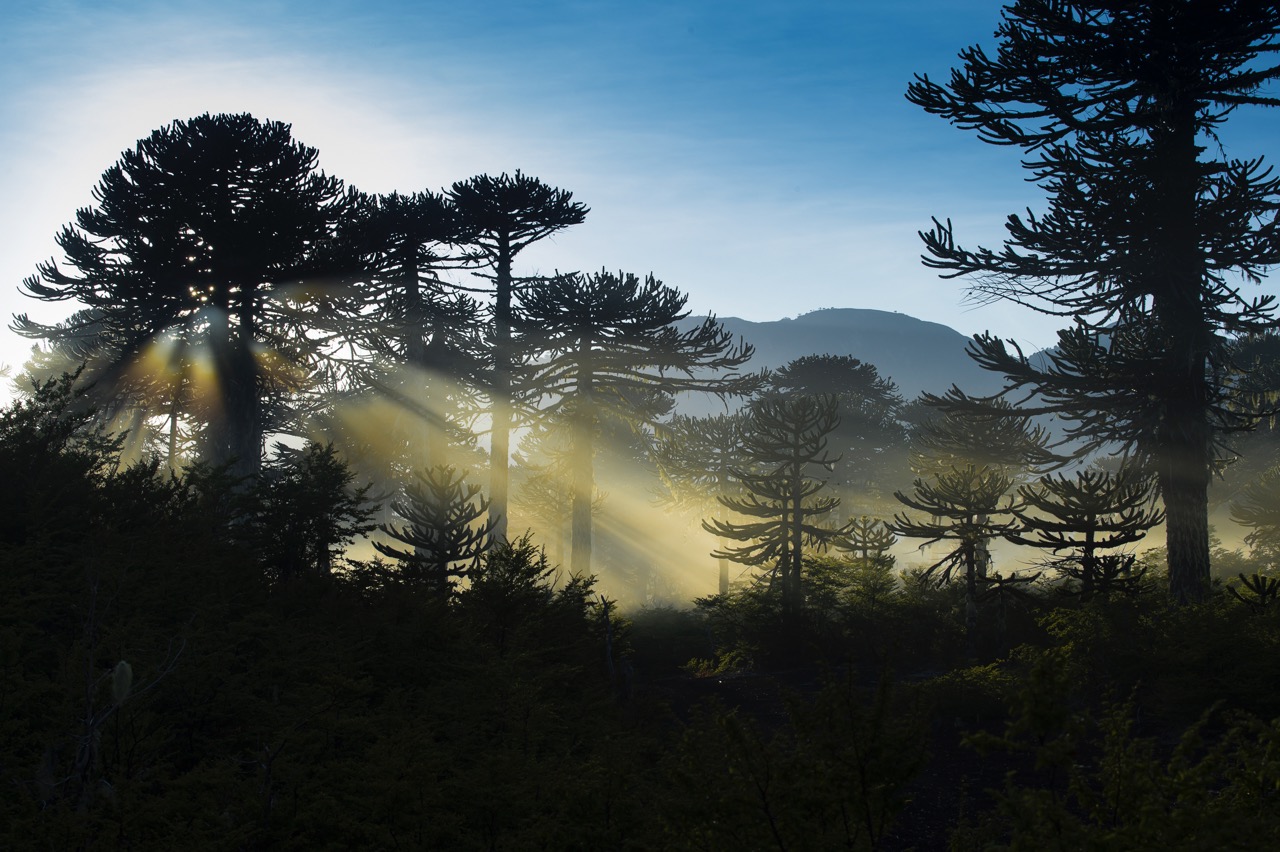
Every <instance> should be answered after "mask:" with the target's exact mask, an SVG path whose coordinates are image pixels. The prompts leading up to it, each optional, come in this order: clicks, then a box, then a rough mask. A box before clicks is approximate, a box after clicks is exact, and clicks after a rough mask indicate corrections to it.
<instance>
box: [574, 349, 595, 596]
mask: <svg viewBox="0 0 1280 852" xmlns="http://www.w3.org/2000/svg"><path fill="white" fill-rule="evenodd" d="M590 353H591V344H590V341H588V340H587V339H586V338H585V337H584V338H583V340H582V341H581V343H580V345H579V358H580V361H579V363H580V364H581V367H580V368H579V369H580V370H581V371H582V372H581V374H580V375H579V377H578V396H577V400H576V402H575V405H574V409H573V449H572V459H573V461H572V464H573V473H572V476H573V541H572V554H571V556H570V559H571V560H572V561H571V563H570V571H571V572H572V573H573V574H575V575H577V576H579V577H586V576H589V575H590V574H591V498H592V496H593V494H594V492H595V465H594V456H595V440H594V439H595V403H594V401H593V399H592V392H593V390H592V384H593V378H594V377H593V375H592V370H591V362H590V357H591V354H590Z"/></svg>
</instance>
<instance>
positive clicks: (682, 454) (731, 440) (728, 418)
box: [654, 410, 749, 595]
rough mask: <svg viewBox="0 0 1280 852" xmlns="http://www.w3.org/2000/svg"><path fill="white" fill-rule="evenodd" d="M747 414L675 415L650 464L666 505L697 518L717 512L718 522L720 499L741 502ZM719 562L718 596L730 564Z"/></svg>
mask: <svg viewBox="0 0 1280 852" xmlns="http://www.w3.org/2000/svg"><path fill="white" fill-rule="evenodd" d="M748 419H749V415H748V413H747V412H746V411H745V410H744V411H736V412H731V413H726V414H714V415H711V416H709V417H690V416H688V415H676V416H675V417H672V418H671V420H670V422H668V423H665V424H663V425H662V426H661V428H660V429H659V431H658V434H657V441H656V442H655V444H654V460H655V461H656V462H657V465H658V475H659V476H660V477H662V482H663V485H664V486H665V492H664V494H663V500H664V502H666V503H668V504H670V505H673V506H678V507H682V508H687V509H692V510H693V511H694V512H696V513H697V514H696V516H697V517H698V518H705V517H707V515H708V514H712V513H715V514H717V515H718V516H719V520H722V521H723V520H727V518H726V517H724V516H723V515H721V514H720V513H722V512H723V511H724V508H725V507H724V504H723V503H721V502H720V497H721V496H725V497H740V496H742V495H741V494H740V493H739V492H740V491H741V483H740V482H739V480H738V478H737V475H736V473H735V472H736V471H738V470H741V469H742V468H743V466H744V465H745V464H746V462H747V459H746V458H745V457H744V456H743V447H742V436H743V432H744V430H745V429H746V426H747V422H748ZM717 561H718V562H719V582H718V585H717V589H718V590H719V593H720V594H722V595H723V594H727V593H728V591H729V559H728V558H727V557H725V556H720V557H717Z"/></svg>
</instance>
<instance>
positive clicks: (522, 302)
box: [0, 0, 1280, 850]
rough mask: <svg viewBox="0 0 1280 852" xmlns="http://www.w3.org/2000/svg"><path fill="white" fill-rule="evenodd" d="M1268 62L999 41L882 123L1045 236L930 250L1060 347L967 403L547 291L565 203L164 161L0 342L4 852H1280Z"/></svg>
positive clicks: (718, 332)
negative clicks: (975, 156) (912, 111)
mask: <svg viewBox="0 0 1280 852" xmlns="http://www.w3.org/2000/svg"><path fill="white" fill-rule="evenodd" d="M1278 40H1280V6H1277V5H1276V4H1273V3H1265V2H1255V0H1233V2H1208V0H1144V2H1136V3H1115V2H1083V3H1062V2H1056V0H1053V2H1051V0H1016V2H1013V3H1010V4H1009V5H1008V6H1006V7H1005V9H1004V12H1003V17H1002V23H1001V25H1000V29H999V31H998V32H997V33H996V43H997V47H996V49H995V50H994V52H989V51H987V50H984V49H983V48H981V47H972V48H968V49H966V50H964V51H962V52H961V53H960V55H959V65H958V66H957V68H956V69H955V70H953V72H952V74H951V76H950V78H949V79H948V80H946V81H936V80H933V79H930V78H929V77H928V76H926V75H919V76H917V77H916V78H915V80H914V81H912V82H910V83H909V85H908V87H907V90H906V97H907V99H908V100H909V101H910V102H911V103H912V104H914V105H916V106H917V107H918V108H920V109H922V110H924V111H926V112H928V113H930V114H934V115H937V116H939V117H941V118H943V119H944V120H945V121H946V123H948V124H950V125H953V126H954V127H955V128H958V129H959V130H961V131H964V134H958V135H957V140H958V141H957V143H956V144H958V145H959V144H968V143H972V142H973V141H974V140H973V138H972V137H973V136H974V135H976V137H977V139H978V140H979V141H981V142H983V143H987V144H993V145H998V146H1006V147H1008V148H1010V149H1012V150H1013V151H1016V152H1017V153H1018V154H1020V156H1021V160H1020V165H1021V168H1022V169H1023V170H1024V171H1025V173H1026V176H1027V178H1028V180H1030V181H1031V182H1033V183H1034V184H1035V185H1036V186H1037V187H1038V188H1039V189H1040V190H1041V191H1042V192H1043V197H1044V209H1043V210H1042V211H1041V212H1032V211H1026V212H1025V213H1022V214H1014V215H1010V216H1009V217H1008V219H1007V222H1006V225H1005V228H1006V230H1005V242H1004V243H1003V244H1002V245H999V246H996V247H993V248H988V247H981V246H971V247H965V246H964V245H963V244H962V243H961V242H959V241H958V231H960V230H961V229H962V228H963V226H964V223H953V222H952V221H951V220H950V219H947V218H945V215H944V214H942V213H940V218H935V219H934V220H933V222H932V223H931V224H927V225H926V227H925V228H924V229H923V230H922V231H921V233H920V237H921V241H922V242H921V246H922V251H923V262H924V264H925V265H926V266H927V267H930V268H933V269H936V270H937V271H938V273H939V274H940V275H942V276H944V277H949V278H956V279H958V280H959V283H958V284H957V286H958V287H967V288H968V294H969V297H970V298H974V299H978V300H1002V301H1010V302H1013V303H1015V304H1018V305H1022V306H1025V308H1026V310H1028V311H1039V312H1042V313H1048V314H1051V315H1054V316H1057V317H1060V318H1061V320H1062V326H1063V329H1062V330H1061V331H1060V332H1059V334H1058V343H1057V345H1056V346H1054V347H1053V348H1051V349H1047V350H1044V351H1042V352H1037V353H1026V352H1023V351H1022V349H1020V348H1019V347H1018V345H1017V344H1016V343H1014V342H1012V341H1007V340H1003V339H1001V338H999V337H996V336H994V335H991V334H980V335H976V336H975V337H974V338H973V339H972V340H971V342H970V343H969V348H968V354H969V356H970V357H971V358H972V359H973V360H974V361H975V362H976V363H977V364H978V365H979V366H981V367H982V368H983V369H985V370H988V371H990V372H991V373H993V374H995V375H997V376H999V377H1000V379H1001V381H1002V382H1003V389H1002V390H1001V391H1000V392H999V393H996V394H994V395H990V394H984V393H978V392H975V391H973V390H972V389H970V390H968V391H967V390H966V389H965V388H963V387H958V386H954V385H953V386H952V387H951V389H950V390H948V391H946V392H945V393H923V394H921V395H919V396H918V397H915V398H905V397H904V395H903V393H902V392H901V391H900V389H899V387H898V385H897V384H896V383H895V382H894V380H893V377H892V376H889V375H883V374H882V372H881V371H880V370H879V369H878V368H877V367H876V365H874V364H872V363H868V362H866V361H864V360H859V359H857V358H854V357H852V356H851V355H849V354H846V353H841V352H814V353H812V354H810V355H806V356H803V357H800V358H796V359H794V360H791V361H790V362H789V363H786V364H783V365H780V366H776V367H773V366H770V367H765V366H762V365H759V364H757V363H756V362H755V359H754V355H755V352H754V350H753V347H752V345H751V341H750V340H744V339H739V338H735V337H734V336H733V335H732V334H731V333H730V332H729V331H727V330H726V329H725V327H724V326H723V325H722V324H721V323H720V322H719V321H718V320H717V318H716V317H715V316H706V317H692V316H690V313H689V311H688V310H687V309H686V304H687V296H686V294H685V293H684V292H683V291H682V290H680V289H678V288H677V287H675V286H671V285H668V284H665V283H664V282H663V281H662V280H660V279H659V278H658V277H656V276H655V272H649V271H625V270H617V271H615V270H612V269H608V268H605V269H601V270H598V271H588V272H583V271H573V272H561V271H558V270H557V271H554V272H551V273H547V272H546V271H545V270H536V269H530V268H528V267H527V266H526V265H525V264H524V262H523V260H522V257H521V255H522V253H523V252H524V251H525V250H526V249H528V248H529V247H530V246H533V245H535V244H537V243H539V242H541V241H544V240H550V239H554V237H555V236H556V235H557V234H559V233H561V232H564V231H565V230H566V229H571V228H573V227H575V226H578V225H580V224H582V223H583V222H584V221H586V218H587V217H588V215H589V214H590V212H591V211H590V209H589V208H588V207H587V205H586V204H585V203H584V202H583V201H580V200H577V199H575V197H574V195H573V193H572V192H571V191H570V190H568V189H564V188H560V187H555V186H551V185H548V184H547V183H544V182H543V181H542V180H540V179H539V178H537V177H535V176H532V175H529V174H525V173H524V172H521V171H514V172H512V173H502V174H499V175H497V176H494V175H489V174H481V175H476V176H472V177H469V178H461V179H459V180H457V181H456V182H454V183H452V184H451V185H450V186H449V187H447V188H442V189H440V190H439V191H435V190H422V191H413V192H412V193H410V194H400V193H391V194H383V195H378V194H367V193H364V192H361V191H360V190H358V189H356V188H355V187H352V186H350V185H348V184H346V183H345V182H344V181H342V180H341V179H340V178H338V177H335V176H332V175H327V174H325V173H324V172H323V171H321V170H320V169H319V162H320V160H319V156H320V155H319V152H318V151H317V150H316V149H314V148H310V147H308V146H306V145H305V144H303V143H302V142H301V141H299V140H296V139H295V138H294V137H293V131H292V128H291V126H290V125H289V124H287V123H283V122H280V121H272V120H264V119H259V118H257V117H254V116H251V115H248V114H222V113H219V114H214V113H208V114H204V115H200V116H197V117H193V118H190V119H188V120H175V121H173V122H172V123H170V124H167V125H165V126H163V127H161V128H158V129H155V130H153V131H151V132H150V134H149V135H147V136H145V137H143V138H141V139H139V141H138V142H137V144H136V146H135V147H133V148H130V149H128V150H126V151H124V152H123V153H122V154H121V155H120V158H119V160H118V161H117V162H116V163H115V164H114V165H111V166H110V167H108V168H107V169H106V171H105V172H104V173H103V175H102V178H101V180H100V181H99V183H98V184H97V186H96V187H95V188H94V190H93V203H92V204H91V205H90V206H87V207H84V208H82V209H80V210H78V211H75V213H74V216H73V218H72V220H71V221H70V223H69V224H67V225H66V226H65V227H64V228H63V229H62V230H61V231H60V232H59V233H58V234H57V238H56V239H57V245H58V247H59V249H60V251H61V252H62V254H63V256H62V257H61V258H58V259H50V260H48V261H47V262H44V263H42V264H40V265H39V266H38V268H37V269H36V270H35V271H34V273H33V274H32V275H31V276H30V277H28V278H27V279H26V280H25V281H23V282H22V287H21V289H22V291H23V292H24V293H26V294H27V295H28V296H30V297H32V298H34V299H37V300H43V301H50V302H61V301H65V302H67V303H68V304H69V307H70V310H69V311H68V314H67V316H66V318H65V319H64V320H62V321H60V322H56V323H42V322H39V321H37V320H35V319H32V318H31V317H30V316H28V315H25V314H20V315H18V316H15V317H14V318H13V323H12V329H13V330H14V331H15V332H16V333H18V334H20V335H23V336H25V337H27V338H29V339H31V341H32V342H33V344H34V348H33V350H32V358H31V360H30V362H28V363H27V364H26V365H24V366H23V368H22V369H21V371H20V373H21V375H14V376H12V378H13V380H14V388H15V390H14V393H13V400H12V402H10V404H9V405H8V406H7V407H6V408H4V409H3V410H2V411H0V481H2V482H3V483H4V485H5V487H4V489H3V490H2V491H0V565H3V572H2V573H0V576H3V578H4V579H3V581H2V582H3V585H0V666H2V667H3V674H2V675H0V728H2V731H0V778H2V780H3V784H4V787H5V791H6V793H5V795H4V796H3V797H0V847H3V848H14V849H18V848H32V849H35V848H45V849H51V850H63V849H113V848H114V849H159V848H184V849H188V848H189V849H205V848H209V849H275V848H297V849H308V850H310V849H328V848H332V849H353V848H354V849H405V848H411V849H448V850H453V849H459V850H466V849H488V850H523V849H553V850H560V849H565V850H577V849H583V850H585V849H609V850H614V849H635V850H651V849H691V850H752V849H777V850H805V849H813V850H825V849H844V850H848V849H867V850H897V849H903V850H905V849H918V850H926V849H952V850H987V849H1028V850H1048V849H1062V850H1068V849H1070V850H1077V849H1099V850H1102V849H1115V850H1132V849H1213V850H1220V849H1272V848H1280V690H1277V688H1276V684H1277V683H1280V603H1278V600H1280V565H1278V560H1280V428H1277V425H1276V416H1277V413H1280V323H1278V321H1277V306H1276V303H1275V300H1274V298H1273V297H1271V296H1268V295H1265V294H1261V292H1260V290H1259V288H1258V286H1257V285H1259V284H1261V283H1262V282H1263V281H1264V279H1265V277H1266V274H1267V272H1268V270H1269V269H1270V268H1271V267H1272V266H1273V265H1275V264H1276V263H1277V262H1278V261H1280V226H1278V225H1277V221H1276V211H1277V210H1278V209H1280V178H1278V177H1276V176H1275V175H1274V174H1273V173H1272V171H1271V168H1270V166H1269V165H1267V164H1266V163H1265V162H1264V161H1263V159H1262V158H1261V157H1256V158H1252V159H1244V160H1241V159H1234V158H1229V157H1227V156H1226V154H1225V152H1224V149H1223V146H1222V145H1221V144H1220V139H1221V137H1222V135H1224V134H1225V133H1226V132H1227V127H1228V124H1229V119H1230V118H1231V116H1232V115H1233V114H1235V112H1236V111H1237V110H1242V109H1250V110H1255V109H1262V108H1266V107H1274V106H1280V99H1278V98H1276V97H1274V96H1272V95H1271V94H1269V92H1268V86H1270V85H1272V84H1273V83H1274V81H1275V80H1276V79H1277V78H1280V64H1274V62H1275V61H1274V56H1275V54H1276V52H1277V51H1278V50H1280V47H1278V46H1277V42H1278ZM904 82H905V81H904ZM939 131H940V132H948V131H947V130H946V129H945V128H941V127H940V128H939ZM952 132H953V131H952ZM1011 162H1012V160H1011ZM660 254H661V253H660V247H657V248H656V249H655V262H657V263H660V262H661V256H660ZM945 368H946V365H938V369H939V370H945ZM695 400H700V402H696V403H695V402H694V401H695ZM707 400H710V401H711V408H712V409H713V413H710V414H702V413H696V412H700V411H706V410H707V405H706V401H707Z"/></svg>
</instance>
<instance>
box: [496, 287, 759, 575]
mask: <svg viewBox="0 0 1280 852" xmlns="http://www.w3.org/2000/svg"><path fill="white" fill-rule="evenodd" d="M686 300H687V297H686V296H685V295H684V294H682V293H681V292H680V291H678V290H676V289H675V288H674V287H668V286H666V285H664V284H663V283H662V282H661V281H659V280H657V279H656V278H654V277H653V276H652V275H649V276H646V277H645V278H644V279H643V280H641V279H640V278H638V277H637V276H635V275H633V274H631V273H612V272H608V271H601V272H595V273H592V274H590V275H583V274H581V273H574V274H571V275H562V276H558V277H556V278H552V279H549V280H547V281H546V282H544V283H543V285H542V286H541V287H538V288H537V289H531V290H526V291H525V292H523V293H522V294H521V295H520V302H519V306H520V313H519V320H518V328H519V330H520V332H521V340H522V345H523V346H524V347H526V352H527V354H528V356H529V357H528V359H527V361H526V366H525V368H524V369H523V370H522V373H521V377H520V383H521V386H522V387H523V389H524V390H525V392H527V393H528V394H529V395H530V396H531V397H534V398H543V399H550V400H551V404H550V405H549V406H548V407H547V409H546V411H547V412H548V413H555V414H561V413H562V414H564V415H565V416H566V417H567V418H568V420H569V429H570V435H571V439H570V459H571V461H570V468H571V471H572V472H571V478H572V481H573V510H572V513H573V520H572V554H571V556H570V565H571V567H572V569H573V573H575V574H579V575H581V576H586V575H587V574H588V573H589V572H590V568H591V505H592V496H593V491H594V467H593V464H594V461H593V460H594V457H595V446H594V442H595V436H596V432H597V430H598V428H599V426H600V424H601V422H602V419H603V417H604V416H605V415H606V414H607V413H609V412H610V410H612V412H613V413H616V414H617V415H618V416H619V417H621V418H622V419H623V420H625V421H629V422H632V423H643V422H646V421H652V420H654V419H656V417H659V416H662V415H664V414H666V413H667V412H668V411H669V410H670V395H671V394H675V393H679V392H682V391H701V392H703V393H714V394H719V395H721V396H723V395H727V394H741V393H748V392H750V391H751V390H753V389H755V387H756V386H757V385H758V379H757V377H755V376H742V375H738V374H737V369H738V367H740V366H742V365H743V364H745V363H746V362H747V360H749V359H750V357H751V354H752V351H753V350H752V348H751V347H750V346H748V345H746V344H745V343H742V342H741V341H739V342H737V343H735V342H734V341H733V337H732V335H730V334H729V332H727V331H725V330H724V328H723V326H721V325H720V323H719V322H717V321H716V320H715V318H714V317H707V318H706V320H704V321H703V322H702V323H700V324H699V325H697V326H694V327H692V328H690V329H688V330H686V331H680V330H679V329H678V328H676V326H675V324H674V323H675V322H676V321H677V320H679V319H683V318H684V317H686V316H688V311H686V310H685V309H684V306H685V302H686ZM695 371H717V372H718V373H723V374H716V375H702V376H699V375H696V374H695Z"/></svg>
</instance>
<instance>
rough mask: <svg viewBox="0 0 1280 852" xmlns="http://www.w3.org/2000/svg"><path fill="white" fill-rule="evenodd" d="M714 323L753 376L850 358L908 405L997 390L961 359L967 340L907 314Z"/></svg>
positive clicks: (838, 313)
mask: <svg viewBox="0 0 1280 852" xmlns="http://www.w3.org/2000/svg"><path fill="white" fill-rule="evenodd" d="M700 320H701V318H699V317H689V318H688V319H686V320H684V322H683V325H684V326H692V325H694V324H695V323H697V322H699V321H700ZM719 320H720V322H721V323H723V324H724V327H725V328H726V329H728V330H729V331H730V332H732V333H733V334H734V335H735V336H738V335H741V336H742V337H743V338H744V339H745V340H746V341H747V342H748V343H750V344H751V345H753V346H754V347H755V348H756V354H755V357H754V358H753V359H752V361H751V365H750V366H751V367H752V368H753V369H757V370H758V369H762V368H765V367H769V368H776V367H781V366H782V365H783V364H786V363H788V362H790V361H793V360H795V359H796V358H800V357H802V356H804V355H820V354H827V355H851V356H853V357H854V358H857V359H858V360H860V361H864V362H866V363H869V364H873V365H874V366H875V368H876V369H877V370H879V371H880V375H882V376H885V377H888V378H890V379H893V381H894V382H896V383H897V385H898V388H899V390H900V391H901V393H902V396H903V398H904V399H908V400H910V399H912V398H913V397H915V396H916V395H917V394H919V393H920V392H921V391H931V392H933V393H942V392H943V391H945V390H946V389H947V388H949V387H951V385H952V384H957V385H959V386H960V387H961V388H962V389H964V390H966V391H968V392H969V393H971V394H988V393H994V392H996V391H998V390H999V389H1000V384H1001V383H1000V377H999V376H997V375H995V374H993V373H988V372H987V371H985V370H983V369H981V368H980V367H978V365H977V364H975V363H974V362H973V360H972V359H970V358H969V356H968V355H966V354H965V346H966V345H967V344H968V342H969V338H968V337H965V336H964V335H963V334H961V333H960V332H958V331H956V330H955V329H953V328H948V327H947V326H945V325H939V324H938V323H934V322H925V321H924V320H918V319H916V318H915V317H911V316H907V315H906V314H899V313H890V312H888V311H872V310H865V309H862V308H827V309H824V310H820V311H813V312H812V313H808V314H804V315H802V316H799V317H796V318H795V319H782V320H775V321H773V322H749V321H747V320H744V319H738V318H737V317H719ZM690 402H692V401H690ZM711 405H712V406H714V405H715V403H711ZM680 408H681V410H683V411H687V412H688V413H705V412H703V411H702V410H701V409H703V406H702V405H700V404H698V403H693V404H692V405H689V404H687V403H686V402H685V401H683V400H682V402H681V405H680ZM693 409H697V410H696V411H695V410H693ZM710 410H711V408H707V411H710Z"/></svg>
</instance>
